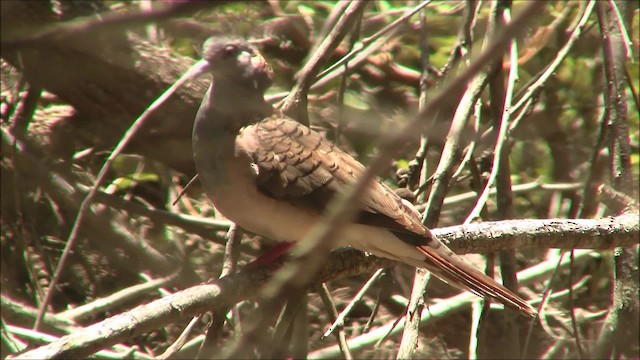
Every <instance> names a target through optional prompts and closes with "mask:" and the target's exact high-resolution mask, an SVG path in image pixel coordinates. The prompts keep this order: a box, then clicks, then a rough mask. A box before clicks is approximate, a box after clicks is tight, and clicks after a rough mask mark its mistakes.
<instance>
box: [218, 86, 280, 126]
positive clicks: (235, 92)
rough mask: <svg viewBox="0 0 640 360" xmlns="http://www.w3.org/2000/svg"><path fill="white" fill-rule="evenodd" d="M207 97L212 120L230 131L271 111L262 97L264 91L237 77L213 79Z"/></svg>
mask: <svg viewBox="0 0 640 360" xmlns="http://www.w3.org/2000/svg"><path fill="white" fill-rule="evenodd" d="M207 97H208V98H207V101H208V102H209V107H210V110H211V111H212V112H213V114H212V115H214V116H213V117H212V120H213V121H215V122H216V123H217V124H219V125H221V126H223V127H225V128H228V129H229V130H231V131H237V130H239V129H240V128H241V127H243V126H246V125H249V124H252V123H255V122H258V121H260V120H262V119H264V118H266V117H268V116H270V115H271V114H272V113H273V107H272V106H271V105H270V104H269V103H267V102H266V101H265V99H264V92H262V91H260V90H257V89H256V88H255V87H254V86H252V84H251V83H249V82H247V81H244V82H243V81H240V80H239V79H229V78H223V77H221V78H219V79H214V82H213V83H212V84H211V88H210V89H209V92H208V93H207Z"/></svg>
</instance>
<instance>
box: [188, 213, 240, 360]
mask: <svg viewBox="0 0 640 360" xmlns="http://www.w3.org/2000/svg"><path fill="white" fill-rule="evenodd" d="M226 239H227V242H226V244H225V247H224V261H223V263H222V270H221V271H220V276H219V277H218V278H219V279H221V278H223V277H225V276H227V275H230V274H233V273H234V272H236V267H237V264H238V257H239V256H240V242H241V240H242V229H241V228H240V227H238V225H236V224H232V225H231V226H230V227H229V230H228V231H227V235H226ZM236 310H237V309H236ZM228 312H229V311H228V309H225V310H222V311H218V312H216V313H214V314H212V317H213V318H212V319H211V322H210V323H209V326H208V327H207V332H206V335H205V337H204V340H203V341H202V343H201V344H200V348H199V349H198V356H197V358H198V359H202V358H207V357H209V356H211V354H214V353H215V352H216V351H217V349H216V347H217V344H218V343H219V341H220V338H221V336H222V330H223V326H224V323H225V321H226V319H227V313H228Z"/></svg>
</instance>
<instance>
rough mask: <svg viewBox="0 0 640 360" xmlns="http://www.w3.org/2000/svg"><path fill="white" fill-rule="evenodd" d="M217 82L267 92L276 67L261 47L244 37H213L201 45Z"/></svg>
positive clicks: (203, 55)
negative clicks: (228, 82)
mask: <svg viewBox="0 0 640 360" xmlns="http://www.w3.org/2000/svg"><path fill="white" fill-rule="evenodd" d="M202 57H203V59H204V60H205V61H206V62H207V63H208V67H207V68H208V70H209V72H211V73H212V74H213V79H214V82H215V81H218V80H219V79H225V80H226V81H232V82H234V83H236V84H238V85H243V86H247V87H250V88H252V89H253V90H257V91H259V92H261V93H264V92H265V91H266V90H267V89H268V88H269V86H271V82H272V81H273V70H272V69H271V66H269V64H267V62H266V61H265V59H264V58H263V57H262V55H261V54H260V52H259V51H258V49H256V48H255V47H254V46H253V45H251V44H250V43H249V42H247V41H246V40H243V39H238V38H230V37H212V38H209V39H208V40H207V41H205V43H204V45H203V47H202Z"/></svg>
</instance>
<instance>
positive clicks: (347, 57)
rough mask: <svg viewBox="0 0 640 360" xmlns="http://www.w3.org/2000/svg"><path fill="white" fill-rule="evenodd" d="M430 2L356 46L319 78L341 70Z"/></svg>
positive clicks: (428, 0) (429, 0)
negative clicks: (367, 47) (371, 44)
mask: <svg viewBox="0 0 640 360" xmlns="http://www.w3.org/2000/svg"><path fill="white" fill-rule="evenodd" d="M430 2H431V0H427V1H423V2H421V3H420V4H419V5H417V6H416V7H414V8H413V9H411V10H409V11H407V12H406V13H405V14H404V15H402V16H401V17H399V18H398V19H396V20H395V21H394V22H392V23H391V24H389V25H387V26H385V27H384V28H382V29H381V30H380V31H378V32H377V33H375V34H373V35H371V36H369V37H366V38H364V39H362V42H361V43H360V44H358V45H357V46H355V48H354V49H353V50H351V51H350V52H349V53H348V54H347V55H345V56H343V57H342V59H340V60H338V61H336V62H335V63H334V64H333V65H331V66H329V68H327V69H325V70H324V71H322V72H321V73H320V74H318V78H322V77H324V76H325V75H327V74H329V73H330V72H332V71H333V70H335V69H337V68H339V67H340V66H342V65H344V63H346V62H347V61H349V60H351V58H352V57H354V56H355V55H356V54H358V53H359V52H360V51H362V49H364V48H365V47H366V46H367V45H368V44H370V43H372V42H374V41H376V40H378V39H379V38H381V37H382V36H383V35H386V34H387V33H388V32H389V31H391V30H395V29H396V28H397V27H398V26H399V25H400V24H402V23H403V22H405V21H407V20H408V19H410V18H411V17H412V16H413V15H415V14H416V13H417V12H418V11H420V10H421V9H422V8H423V7H425V6H427V5H429V3H430Z"/></svg>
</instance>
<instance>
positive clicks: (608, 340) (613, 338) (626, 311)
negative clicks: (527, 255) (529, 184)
mask: <svg viewBox="0 0 640 360" xmlns="http://www.w3.org/2000/svg"><path fill="white" fill-rule="evenodd" d="M620 4H621V5H622V6H624V8H623V11H622V12H623V13H625V12H626V11H631V10H630V9H629V6H630V4H627V3H622V2H621V3H620ZM606 7H607V3H604V2H598V5H597V7H596V13H597V15H598V25H599V28H600V36H601V39H602V47H603V57H604V70H605V75H606V76H605V78H606V81H607V84H606V85H607V86H606V90H607V93H606V96H605V99H606V107H607V109H609V112H608V116H607V118H606V120H605V121H606V122H607V124H608V125H609V126H610V131H609V144H608V145H609V156H610V164H609V165H610V169H609V171H610V177H611V180H612V182H613V187H614V188H615V189H616V190H619V191H622V192H624V193H627V194H628V195H630V196H633V194H634V193H635V189H634V180H633V172H632V168H631V161H630V145H629V129H628V125H627V123H626V121H627V107H626V101H627V98H626V94H625V86H624V77H625V75H624V67H625V54H624V49H623V47H622V38H623V36H622V29H621V27H620V26H615V23H616V22H615V19H612V17H613V16H612V15H611V13H609V14H607V9H606ZM609 10H610V9H609ZM622 18H623V19H624V16H622ZM636 249H637V247H636ZM637 256H638V255H637V250H635V249H633V248H631V247H629V248H623V247H620V248H617V249H615V252H614V264H615V265H614V279H613V281H614V284H613V294H612V295H613V303H612V305H611V310H610V311H609V314H608V315H607V318H606V319H605V321H604V323H603V326H602V330H601V331H600V336H599V337H598V342H597V343H596V347H595V350H594V355H595V357H620V356H621V355H625V354H626V353H629V354H631V353H632V352H633V347H634V345H635V347H637V346H638V345H637V344H638V333H637V332H638V325H637V317H638V312H639V311H640V310H639V309H638V308H639V307H640V304H639V302H640V300H638V296H637V294H638V292H639V284H638V265H637ZM620 352H622V354H620Z"/></svg>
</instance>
